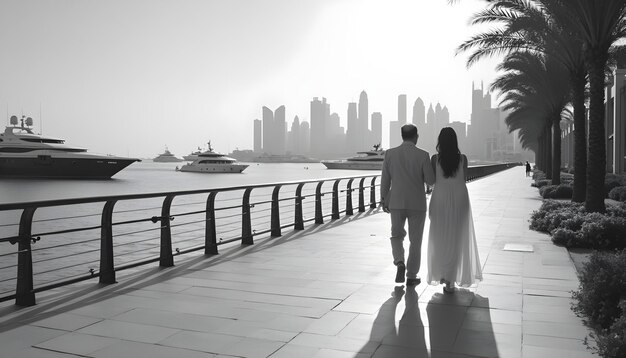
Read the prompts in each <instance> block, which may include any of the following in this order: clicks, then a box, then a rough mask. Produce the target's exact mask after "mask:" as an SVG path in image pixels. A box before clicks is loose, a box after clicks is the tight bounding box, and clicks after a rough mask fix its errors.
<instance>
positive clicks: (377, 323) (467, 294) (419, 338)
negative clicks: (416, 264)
mask: <svg viewBox="0 0 626 358" xmlns="http://www.w3.org/2000/svg"><path fill="white" fill-rule="evenodd" d="M418 287H419V286H418ZM403 296H404V305H405V308H404V313H403V314H402V317H401V318H400V319H399V320H398V321H396V311H397V306H398V304H399V303H400V302H401V301H402V297H403ZM418 296H419V295H418V293H417V292H416V290H415V287H413V286H409V287H407V288H406V292H405V291H404V288H403V287H402V286H396V287H395V289H394V291H393V292H392V295H391V297H390V298H389V299H387V301H385V302H384V303H383V304H382V305H381V307H380V309H379V310H378V313H377V315H376V318H375V320H374V323H373V325H372V331H371V334H370V341H374V342H378V343H379V346H378V348H377V349H376V351H375V352H374V353H373V355H372V352H371V342H370V344H367V345H365V346H364V347H363V349H362V350H361V352H359V353H363V354H364V355H368V356H369V355H371V356H372V358H405V357H406V358H409V357H410V358H448V357H451V356H456V355H462V354H467V355H469V356H475V355H476V356H481V357H499V356H500V355H499V352H498V346H497V342H496V339H495V334H494V331H493V326H492V323H491V317H490V313H489V312H490V311H489V299H488V298H485V297H482V296H479V295H476V294H474V293H473V292H471V291H469V290H464V289H461V290H458V291H457V292H455V294H453V295H448V294H443V293H436V294H434V295H433V296H432V297H431V299H430V301H429V302H428V303H427V304H426V309H425V311H426V312H425V313H426V318H425V321H424V320H423V319H422V315H423V314H424V309H423V308H422V309H420V304H419V303H418V298H419V297H418ZM473 302H474V303H476V304H477V305H479V306H480V307H472V306H471V305H472V303H473ZM422 305H423V304H422ZM380 332H386V335H384V337H382V339H381V335H380Z"/></svg>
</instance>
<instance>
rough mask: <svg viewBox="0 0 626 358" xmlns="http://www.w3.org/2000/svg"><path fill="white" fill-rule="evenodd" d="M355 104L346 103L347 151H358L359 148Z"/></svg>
mask: <svg viewBox="0 0 626 358" xmlns="http://www.w3.org/2000/svg"><path fill="white" fill-rule="evenodd" d="M356 108H357V107H356V102H350V103H348V117H347V118H348V128H347V130H346V136H347V138H346V139H347V141H348V143H347V146H348V150H349V151H351V152H352V151H358V150H360V148H359V140H358V135H357V133H358V127H359V126H358V115H357V109H356Z"/></svg>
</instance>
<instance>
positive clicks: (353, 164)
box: [322, 144, 385, 170]
mask: <svg viewBox="0 0 626 358" xmlns="http://www.w3.org/2000/svg"><path fill="white" fill-rule="evenodd" d="M357 154H359V155H358V156H356V157H352V158H348V159H342V160H323V161H322V164H324V165H325V166H326V168H328V169H353V170H382V169H383V161H384V160H385V151H384V150H383V149H382V148H381V146H380V144H376V145H375V146H374V150H369V151H366V152H358V153H357Z"/></svg>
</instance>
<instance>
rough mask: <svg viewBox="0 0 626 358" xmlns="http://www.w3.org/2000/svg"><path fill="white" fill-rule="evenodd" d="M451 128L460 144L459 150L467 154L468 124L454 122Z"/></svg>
mask: <svg viewBox="0 0 626 358" xmlns="http://www.w3.org/2000/svg"><path fill="white" fill-rule="evenodd" d="M449 127H450V128H452V129H454V131H455V132H456V138H457V141H458V142H459V150H460V151H461V153H466V148H465V146H466V143H465V142H466V138H467V124H466V123H465V122H459V121H454V122H452V123H450V125H449Z"/></svg>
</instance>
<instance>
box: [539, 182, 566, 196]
mask: <svg viewBox="0 0 626 358" xmlns="http://www.w3.org/2000/svg"><path fill="white" fill-rule="evenodd" d="M539 194H541V196H542V197H543V198H544V199H571V198H572V187H571V186H570V185H568V184H560V185H545V186H543V187H541V188H539Z"/></svg>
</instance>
